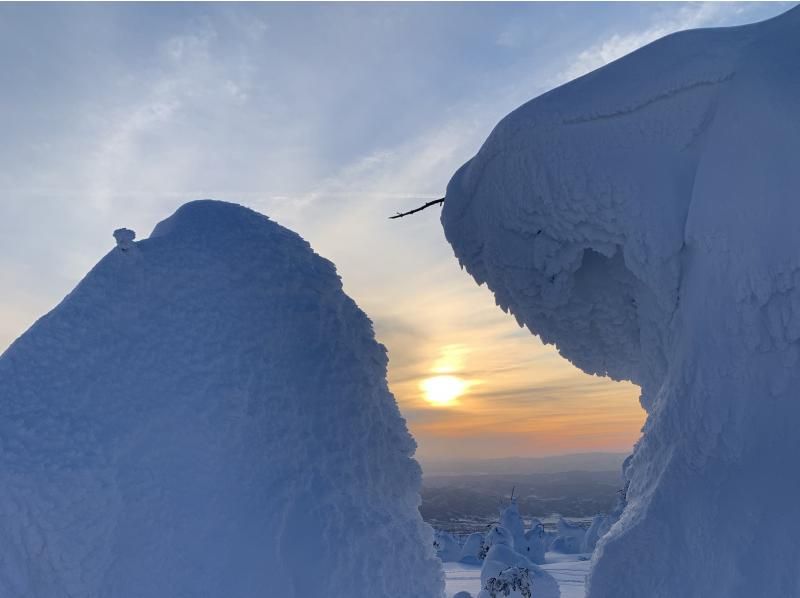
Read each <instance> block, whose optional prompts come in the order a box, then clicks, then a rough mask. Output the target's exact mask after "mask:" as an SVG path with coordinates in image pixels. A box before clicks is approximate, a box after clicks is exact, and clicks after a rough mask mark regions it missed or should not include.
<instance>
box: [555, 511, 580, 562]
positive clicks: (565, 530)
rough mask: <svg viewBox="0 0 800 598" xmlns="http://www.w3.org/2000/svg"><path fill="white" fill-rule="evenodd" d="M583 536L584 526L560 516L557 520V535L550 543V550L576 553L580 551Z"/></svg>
mask: <svg viewBox="0 0 800 598" xmlns="http://www.w3.org/2000/svg"><path fill="white" fill-rule="evenodd" d="M585 538H586V530H585V529H584V528H582V527H581V526H580V525H577V524H575V523H570V522H569V521H567V520H566V519H564V518H563V517H561V518H559V520H558V535H557V536H556V537H555V539H554V540H553V543H552V544H551V545H550V550H552V551H553V552H561V553H563V554H578V553H579V552H582V549H583V546H584V539H585Z"/></svg>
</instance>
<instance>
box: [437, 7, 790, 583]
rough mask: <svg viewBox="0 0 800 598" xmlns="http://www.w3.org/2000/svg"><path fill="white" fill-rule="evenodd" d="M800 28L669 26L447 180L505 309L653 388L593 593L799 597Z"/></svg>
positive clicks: (645, 390) (532, 109)
mask: <svg viewBox="0 0 800 598" xmlns="http://www.w3.org/2000/svg"><path fill="white" fill-rule="evenodd" d="M798 32H800V9H798V8H795V9H792V10H790V11H789V12H787V13H785V14H784V15H782V16H780V17H778V18H776V19H772V20H770V21H765V22H763V23H758V24H754V25H749V26H745V27H737V28H728V29H708V30H695V31H688V32H683V33H679V34H675V35H671V36H668V37H665V38H663V39H661V40H659V41H657V42H655V43H653V44H650V45H649V46H646V47H645V48H642V49H641V50H639V51H637V52H634V53H633V54H631V55H629V56H626V57H624V58H622V59H621V60H618V61H616V62H614V63H612V64H610V65H608V66H606V67H604V68H601V69H599V70H597V71H595V72H593V73H590V74H588V75H586V76H584V77H582V78H580V79H578V80H576V81H573V82H571V83H569V84H567V85H565V86H563V87H560V88H558V89H556V90H554V91H552V92H549V93H547V94H545V95H543V96H541V97H539V98H537V99H535V100H533V101H531V102H529V103H528V104H526V105H524V106H522V107H521V108H519V109H518V110H516V111H515V112H513V113H512V114H510V115H509V116H507V117H506V118H505V119H504V120H503V121H502V122H501V123H500V124H499V125H498V126H497V127H496V128H495V130H494V131H493V132H492V134H491V135H490V137H489V138H488V139H487V141H486V142H485V144H484V145H483V147H482V148H481V150H480V151H479V153H478V154H477V155H476V156H475V158H473V159H472V160H470V161H469V162H468V163H467V164H465V165H464V166H463V167H462V168H461V169H459V171H458V172H457V173H456V174H455V175H454V176H453V178H452V180H451V181H450V183H449V185H448V188H447V194H446V200H445V202H444V208H443V212H442V222H443V225H444V229H445V234H446V236H447V239H448V240H449V242H450V243H451V245H452V246H453V248H454V250H455V253H456V256H457V257H458V259H459V261H460V263H461V264H462V265H463V266H464V267H466V269H467V270H468V272H469V273H470V274H471V275H472V276H473V277H474V278H475V279H476V281H477V282H478V283H486V284H487V285H488V286H489V288H490V289H491V290H492V291H493V292H494V294H495V297H496V300H497V303H498V305H500V306H501V307H502V308H503V309H504V310H508V311H510V312H511V313H513V314H514V315H515V316H516V318H517V320H518V322H519V323H520V324H521V325H525V326H527V327H528V328H530V330H531V331H532V332H535V333H536V334H539V335H540V336H541V337H542V339H543V340H544V341H546V342H549V343H555V344H556V346H557V347H558V350H559V351H560V352H561V354H562V355H564V356H565V357H566V358H568V359H569V360H571V361H572V362H573V363H574V364H576V365H577V366H578V367H580V368H581V369H583V370H584V371H586V372H590V373H596V374H603V375H608V376H611V377H612V378H615V379H628V380H632V381H634V382H635V383H637V384H639V385H640V386H641V388H642V396H641V402H642V405H643V406H644V407H645V409H646V410H647V411H648V421H647V423H646V425H645V428H644V435H643V437H642V439H641V441H640V442H639V444H638V445H637V447H636V450H635V453H634V456H633V459H632V460H631V462H630V464H629V465H628V466H627V468H626V477H627V481H628V486H627V492H626V501H627V504H626V506H625V509H624V512H623V514H622V517H621V519H620V520H619V521H617V522H616V523H614V525H613V527H612V528H611V530H610V531H609V532H608V533H607V534H606V535H605V536H604V537H603V538H602V539H601V540H600V541H599V544H598V549H597V551H596V553H595V564H594V567H593V572H592V576H591V578H590V582H589V594H588V595H589V596H590V598H641V597H642V596H647V597H648V598H659V597H664V598H674V597H675V596H686V597H701V596H726V597H728V598H745V597H748V598H749V597H751V596H793V595H800V570H799V569H798V568H797V567H796V563H797V562H798V561H800V543H798V542H797V538H798V537H800V517H798V516H797V515H800V512H799V509H800V507H798V505H800V477H798V476H796V475H792V474H791V473H790V472H788V471H787V470H786V466H785V460H786V459H787V458H790V456H791V455H797V454H798V453H800V435H798V434H797V433H796V430H795V428H796V422H797V421H798V419H800V402H799V401H798V400H797V398H798V396H797V389H798V388H800V367H798V365H800V236H798V235H797V230H796V229H797V222H798V220H800V201H798V199H800V198H798V193H800V191H799V190H800V168H797V165H796V160H797V156H798V155H800V111H798V109H797V106H798V105H799V104H800V69H798V68H797V57H798V56H800V35H798ZM764 546H769V547H770V550H768V551H765V550H763V547H764Z"/></svg>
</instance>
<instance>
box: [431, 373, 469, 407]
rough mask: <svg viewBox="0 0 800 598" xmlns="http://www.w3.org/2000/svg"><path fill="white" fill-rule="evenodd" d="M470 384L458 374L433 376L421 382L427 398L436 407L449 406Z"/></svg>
mask: <svg viewBox="0 0 800 598" xmlns="http://www.w3.org/2000/svg"><path fill="white" fill-rule="evenodd" d="M467 386H468V384H467V383H466V382H465V381H464V380H462V379H461V378H458V377H456V376H433V377H432V378H426V379H425V380H423V381H422V382H421V383H420V388H421V389H422V391H423V392H424V393H425V400H426V401H428V402H429V403H430V404H431V405H434V406H435V407H449V406H450V405H453V404H454V402H455V400H456V399H457V398H458V397H459V396H461V395H462V394H463V393H464V391H465V390H466V389H467Z"/></svg>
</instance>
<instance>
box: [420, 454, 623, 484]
mask: <svg viewBox="0 0 800 598" xmlns="http://www.w3.org/2000/svg"><path fill="white" fill-rule="evenodd" d="M627 456H628V454H627V453H575V454H571V455H555V456H552V457H505V458H501V459H420V463H421V465H422V470H423V475H424V477H425V478H429V477H430V476H443V475H462V474H490V475H496V474H502V473H509V474H529V473H560V472H565V471H617V472H618V471H620V470H621V468H622V462H623V461H624V460H625V458H626V457H627Z"/></svg>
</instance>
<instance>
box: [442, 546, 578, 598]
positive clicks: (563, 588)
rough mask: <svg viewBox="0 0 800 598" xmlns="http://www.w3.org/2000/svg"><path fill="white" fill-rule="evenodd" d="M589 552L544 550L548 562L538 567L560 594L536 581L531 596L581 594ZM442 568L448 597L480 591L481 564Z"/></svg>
mask: <svg viewBox="0 0 800 598" xmlns="http://www.w3.org/2000/svg"><path fill="white" fill-rule="evenodd" d="M590 556H591V555H578V554H557V553H553V552H549V553H547V555H546V559H547V562H546V563H545V564H544V565H541V568H542V569H543V570H545V571H546V572H547V573H549V574H550V575H551V576H552V577H553V579H555V581H556V583H557V584H558V589H559V592H560V594H556V593H554V592H549V593H545V592H544V591H540V589H539V588H538V587H537V585H536V583H534V584H533V598H559V597H560V598H584V596H585V593H586V576H587V574H588V573H589V560H588V559H589V557H590ZM582 559H583V560H582ZM444 572H445V576H446V578H447V586H446V591H445V595H446V596H447V598H452V597H453V596H454V595H455V594H456V593H458V592H469V593H470V594H471V595H472V596H477V595H478V593H479V592H480V590H481V567H480V565H465V564H463V563H444Z"/></svg>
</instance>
